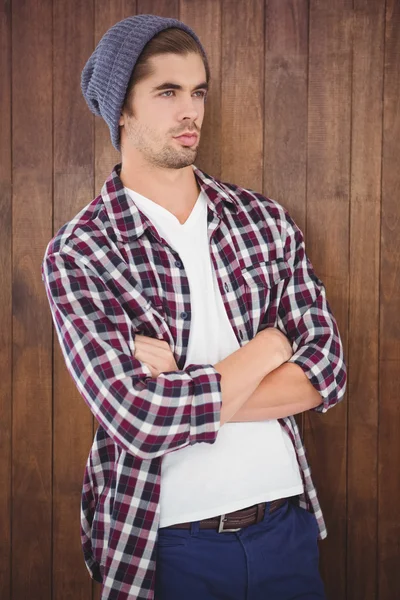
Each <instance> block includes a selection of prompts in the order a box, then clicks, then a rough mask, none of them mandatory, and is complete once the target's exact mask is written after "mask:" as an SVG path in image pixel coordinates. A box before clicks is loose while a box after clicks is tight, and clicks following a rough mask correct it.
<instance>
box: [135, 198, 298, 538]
mask: <svg viewBox="0 0 400 600" xmlns="http://www.w3.org/2000/svg"><path fill="white" fill-rule="evenodd" d="M125 190H126V192H127V193H128V194H129V195H130V196H131V198H132V200H133V201H134V202H135V204H136V205H137V207H138V209H139V210H140V211H142V212H143V213H144V214H145V215H146V216H147V217H148V218H149V219H150V220H151V222H152V223H153V224H154V226H155V227H156V229H157V231H158V232H159V234H160V236H162V237H163V238H164V239H165V240H166V241H167V242H168V244H169V245H170V246H171V247H172V248H173V249H174V250H175V251H176V252H177V253H178V254H179V257H180V259H181V261H182V263H183V265H184V268H185V272H186V275H187V277H188V281H189V287H190V302H191V311H192V320H191V324H190V335H189V345H188V352H187V358H186V365H188V364H190V363H194V364H216V363H217V362H219V361H220V360H223V359H224V358H226V357H227V356H228V355H229V354H232V352H234V351H235V350H237V349H238V348H239V347H240V345H239V343H238V341H237V339H236V336H235V333H234V331H233V329H232V327H231V324H230V322H229V319H228V316H227V314H226V311H225V307H224V304H223V300H222V296H221V294H220V291H219V288H218V282H217V279H216V275H215V271H214V268H213V265H212V262H211V257H210V252H209V242H208V231H207V197H206V196H205V194H204V192H201V193H200V194H199V197H198V199H197V202H196V204H195V206H194V208H193V210H192V212H191V213H190V216H189V217H188V219H187V220H186V221H185V223H183V224H181V223H180V222H179V220H178V219H177V218H176V217H175V216H174V215H173V214H172V213H170V212H169V211H168V210H166V209H165V208H163V207H161V206H160V205H158V204H156V203H155V202H153V201H152V200H149V199H148V198H145V197H144V196H141V195H140V194H138V193H136V192H134V191H133V190H131V189H129V188H125ZM186 365H185V366H186ZM302 491H303V484H302V479H301V475H300V470H299V467H298V463H297V460H296V454H295V450H294V447H293V445H292V442H291V440H290V438H289V436H288V435H287V434H286V432H285V431H284V429H282V427H281V426H280V425H279V423H278V421H277V420H275V419H273V420H268V421H258V422H248V423H247V422H246V423H244V422H243V423H229V422H228V423H225V424H224V425H223V426H222V427H221V428H220V430H219V432H218V436H217V439H216V441H215V442H214V444H207V443H204V442H203V443H202V442H200V443H198V444H194V445H193V446H186V447H185V448H182V449H179V450H175V451H174V452H170V453H168V454H166V455H164V456H163V458H162V466H161V497H160V527H166V526H168V525H173V524H174V523H182V522H188V521H197V520H200V519H206V518H210V517H214V516H217V515H221V514H224V513H229V512H232V511H235V510H239V509H241V508H245V507H247V506H252V505H253V504H256V503H258V502H264V501H267V500H275V499H277V498H283V497H288V496H294V495H296V494H300V493H301V492H302Z"/></svg>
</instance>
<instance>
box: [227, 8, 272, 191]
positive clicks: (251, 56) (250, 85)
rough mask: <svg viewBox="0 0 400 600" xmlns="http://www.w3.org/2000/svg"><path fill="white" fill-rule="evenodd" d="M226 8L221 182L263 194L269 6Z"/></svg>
mask: <svg viewBox="0 0 400 600" xmlns="http://www.w3.org/2000/svg"><path fill="white" fill-rule="evenodd" d="M236 8H237V3H235V2H232V1H230V0H224V1H223V2H222V67H221V77H222V82H221V111H222V114H221V128H222V129H221V177H222V179H224V180H225V181H229V182H232V183H235V184H238V185H241V186H244V187H249V188H252V189H255V190H257V191H259V192H261V190H262V187H263V131H264V60H263V53H264V31H263V29H264V27H263V24H264V3H263V2H262V1H261V0H249V1H248V2H245V3H241V4H240V19H238V15H237V11H236Z"/></svg>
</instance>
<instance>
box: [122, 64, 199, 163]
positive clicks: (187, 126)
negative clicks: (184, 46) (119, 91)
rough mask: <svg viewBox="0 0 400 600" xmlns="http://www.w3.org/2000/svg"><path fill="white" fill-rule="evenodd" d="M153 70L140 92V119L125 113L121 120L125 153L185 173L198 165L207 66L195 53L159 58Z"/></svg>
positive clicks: (136, 102)
mask: <svg viewBox="0 0 400 600" xmlns="http://www.w3.org/2000/svg"><path fill="white" fill-rule="evenodd" d="M150 66H151V68H152V72H151V74H150V75H149V76H148V77H146V78H145V79H142V80H141V81H140V82H139V83H137V84H136V85H135V88H134V92H133V100H132V105H131V107H130V108H131V111H132V114H133V115H134V116H128V115H127V114H126V112H124V113H123V116H122V117H121V118H120V125H122V124H123V125H124V126H123V128H122V129H121V142H122V143H123V144H124V148H123V150H125V151H126V153H127V154H129V150H130V149H133V148H134V149H136V150H137V151H139V152H140V154H141V155H142V156H143V158H144V159H145V160H146V161H147V162H148V163H150V164H152V165H155V166H158V167H162V168H169V169H182V168H184V167H187V166H188V165H191V164H193V163H194V161H195V159H196V155H197V150H198V146H199V141H200V130H201V125H202V123H203V117H204V100H205V95H206V92H207V83H206V72H205V68H204V64H203V61H202V59H201V57H200V56H199V55H197V54H195V53H190V54H187V55H186V56H180V55H177V54H163V55H160V56H155V57H153V58H151V59H150ZM182 134H189V135H186V136H182ZM179 136H181V137H179Z"/></svg>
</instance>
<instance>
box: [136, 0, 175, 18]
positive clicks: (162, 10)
mask: <svg viewBox="0 0 400 600" xmlns="http://www.w3.org/2000/svg"><path fill="white" fill-rule="evenodd" d="M137 12H138V14H139V15H140V14H142V15H158V16H159V17H167V18H168V17H170V18H172V19H179V0H137Z"/></svg>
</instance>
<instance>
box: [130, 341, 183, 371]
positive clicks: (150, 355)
mask: <svg viewBox="0 0 400 600" xmlns="http://www.w3.org/2000/svg"><path fill="white" fill-rule="evenodd" d="M134 355H135V358H137V359H138V360H140V361H141V362H143V363H145V364H146V365H147V366H148V367H149V369H150V371H151V374H152V376H153V377H158V376H159V375H160V373H165V372H167V371H178V366H177V364H176V362H175V358H174V355H173V354H172V351H171V348H170V347H169V345H168V343H167V342H164V341H163V340H156V339H154V338H151V337H147V336H146V335H135V353H134Z"/></svg>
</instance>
